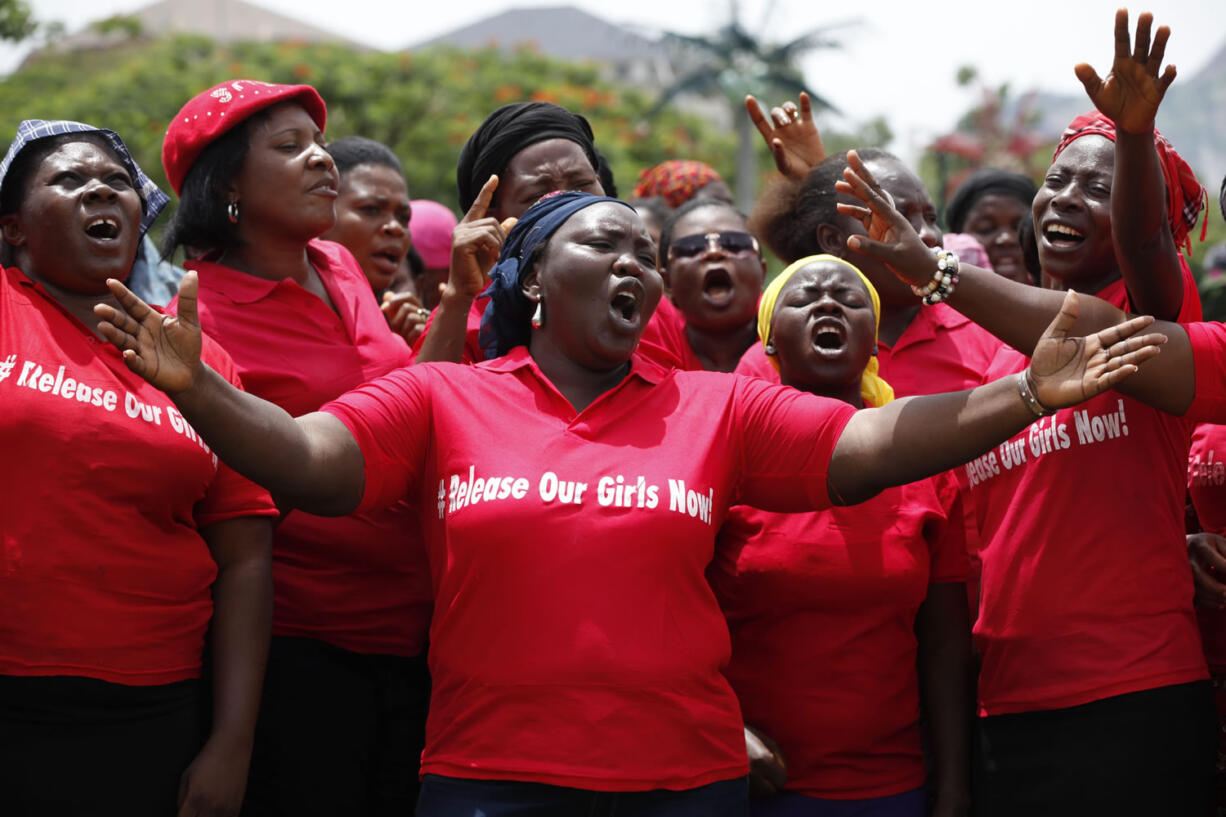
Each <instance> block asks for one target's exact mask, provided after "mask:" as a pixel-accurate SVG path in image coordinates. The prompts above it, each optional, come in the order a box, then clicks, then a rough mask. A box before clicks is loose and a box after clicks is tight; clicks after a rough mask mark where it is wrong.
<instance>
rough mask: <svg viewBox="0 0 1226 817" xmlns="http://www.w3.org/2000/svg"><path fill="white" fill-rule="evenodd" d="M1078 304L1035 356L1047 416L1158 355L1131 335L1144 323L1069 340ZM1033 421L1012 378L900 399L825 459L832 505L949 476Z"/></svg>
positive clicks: (1152, 342) (1068, 304)
mask: <svg viewBox="0 0 1226 817" xmlns="http://www.w3.org/2000/svg"><path fill="white" fill-rule="evenodd" d="M997 277H999V276H997ZM1057 297H1059V296H1057ZM1087 300H1089V299H1087ZM1078 302H1079V296H1078V295H1077V293H1075V292H1073V291H1072V290H1070V291H1069V292H1067V293H1065V295H1064V300H1063V304H1062V306H1061V309H1060V314H1059V315H1057V316H1056V319H1055V320H1054V321H1052V323H1051V325H1050V326H1049V327H1048V329H1047V331H1046V332H1045V333H1044V334H1043V336H1042V338H1040V340H1039V342H1038V344H1037V345H1036V346H1035V347H1034V354H1033V355H1032V357H1031V364H1030V367H1029V369H1027V372H1026V377H1027V378H1028V381H1029V382H1030V384H1031V392H1032V393H1033V394H1034V395H1035V396H1036V397H1037V398H1038V400H1039V402H1040V403H1041V404H1042V405H1044V406H1046V407H1047V408H1050V409H1056V408H1062V407H1065V406H1072V405H1076V404H1077V403H1080V402H1082V401H1084V400H1086V399H1088V398H1090V397H1092V396H1094V395H1095V394H1099V393H1101V392H1103V391H1105V390H1107V389H1109V388H1113V387H1114V386H1115V385H1116V384H1118V383H1120V382H1121V381H1123V380H1124V379H1125V378H1127V377H1128V376H1129V375H1130V374H1133V373H1134V372H1135V371H1136V366H1137V365H1138V364H1140V363H1142V362H1143V361H1145V360H1148V359H1150V358H1151V357H1153V356H1155V355H1157V353H1158V349H1157V344H1159V343H1161V342H1162V338H1161V337H1160V336H1156V335H1146V336H1140V335H1138V334H1137V333H1139V332H1140V331H1141V330H1142V329H1144V328H1145V327H1147V326H1148V325H1149V324H1150V323H1152V321H1153V319H1152V318H1149V317H1142V318H1134V319H1132V320H1131V321H1127V322H1125V323H1122V324H1119V325H1118V326H1114V327H1111V328H1108V329H1106V330H1104V331H1102V332H1100V333H1098V334H1095V335H1090V336H1087V337H1071V336H1070V335H1069V328H1070V327H1072V326H1073V325H1074V324H1075V323H1076V321H1077V313H1078ZM1034 420H1035V415H1034V413H1033V412H1032V411H1031V410H1030V409H1029V408H1027V406H1026V404H1025V403H1024V402H1023V401H1022V399H1021V397H1020V396H1019V393H1018V384H1017V378H1016V376H1008V377H1003V378H1001V379H1000V380H996V381H994V382H992V383H989V384H987V385H984V386H980V387H979V388H977V389H972V390H970V391H964V392H954V393H950V394H934V395H930V396H926V397H905V398H903V399H901V400H895V401H893V402H891V403H887V404H886V405H885V406H882V407H881V408H870V409H864V410H863V411H858V412H856V413H855V415H853V416H852V418H851V420H850V421H849V422H848V423H847V426H846V427H845V428H844V429H843V434H842V435H841V436H840V437H839V441H838V443H837V444H836V445H835V449H834V454H833V456H832V457H831V459H830V470H829V473H828V476H827V482H828V486H829V491H830V498H831V500H832V501H833V502H834V503H835V504H839V505H854V504H856V503H859V502H863V501H864V500H865V499H868V498H869V497H871V496H874V495H876V494H877V493H879V492H880V491H882V490H883V489H885V488H888V487H890V486H893V485H902V484H904V483H908V482H914V481H916V480H917V479H922V478H924V477H928V476H931V475H933V474H935V473H939V472H941V471H947V470H949V469H950V468H953V467H955V466H958V465H961V464H962V463H965V462H969V461H970V460H972V459H974V458H975V457H977V456H979V455H980V454H983V453H984V452H985V451H987V450H988V449H990V448H991V447H992V446H994V445H997V444H999V443H1001V442H1003V441H1004V440H1007V439H1009V438H1010V437H1012V436H1013V435H1014V434H1016V433H1017V432H1019V431H1021V430H1022V429H1023V428H1025V427H1026V426H1028V425H1030V423H1032V422H1034Z"/></svg>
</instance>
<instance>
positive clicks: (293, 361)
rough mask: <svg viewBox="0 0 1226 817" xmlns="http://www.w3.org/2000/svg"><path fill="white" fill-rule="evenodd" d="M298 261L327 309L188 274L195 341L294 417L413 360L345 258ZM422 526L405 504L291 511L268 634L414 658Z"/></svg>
mask: <svg viewBox="0 0 1226 817" xmlns="http://www.w3.org/2000/svg"><path fill="white" fill-rule="evenodd" d="M307 252H308V255H309V257H310V260H311V263H312V264H313V265H314V267H315V269H316V271H317V272H318V273H319V278H320V280H321V281H322V282H323V285H324V287H325V288H326V289H327V292H328V296H329V297H330V298H331V299H332V303H333V305H334V306H335V307H336V311H333V310H332V309H329V308H328V305H327V304H326V303H324V301H323V300H322V299H320V298H319V297H317V296H315V295H313V294H311V293H310V292H307V291H306V290H305V289H303V288H302V287H301V286H299V285H298V283H297V282H295V281H293V280H292V279H284V280H280V281H271V280H267V279H264V278H258V277H256V276H254V275H248V274H246V273H243V272H239V271H238V270H234V269H231V268H229V267H225V266H222V265H220V264H214V263H210V262H206V261H193V262H188V264H187V267H188V268H189V269H194V270H196V271H197V273H198V274H199V276H200V304H199V308H200V323H201V325H202V326H203V327H204V329H205V331H207V332H210V333H212V334H213V336H214V337H216V338H217V339H218V341H219V342H221V343H222V344H223V345H224V346H225V347H226V350H227V351H228V352H229V353H230V354H231V355H232V356H233V358H234V362H235V363H236V364H237V365H238V368H239V372H240V373H241V375H242V378H243V383H244V384H245V385H246V387H247V390H248V391H250V392H251V393H252V394H256V395H258V396H260V397H262V398H263V399H265V400H268V401H270V402H273V403H276V404H277V405H279V406H280V407H281V408H283V409H285V410H286V411H288V412H289V413H290V414H293V415H295V416H298V415H302V414H307V413H309V412H312V411H315V410H316V409H318V408H319V407H320V406H322V405H323V404H324V403H326V402H328V401H329V400H331V399H333V398H335V397H337V396H339V395H341V394H343V393H344V392H346V391H348V390H349V389H352V388H354V387H355V386H357V385H359V384H361V383H364V382H366V381H367V380H371V379H373V378H375V377H379V376H380V375H383V374H386V373H387V372H390V371H392V370H393V369H396V368H399V367H401V366H407V365H409V364H410V363H411V362H412V353H411V352H410V351H409V348H408V346H407V345H406V344H405V342H404V340H403V339H402V338H401V337H400V336H399V335H396V334H395V333H393V332H392V331H391V330H390V329H389V328H388V326H387V321H386V319H384V317H383V313H382V312H381V311H380V309H379V305H378V303H377V302H376V300H375V297H374V295H373V294H372V292H371V289H370V284H369V283H368V282H367V280H366V277H365V276H364V275H363V274H362V270H361V268H360V267H359V266H358V264H357V262H356V261H355V260H354V259H353V256H352V255H351V254H350V253H349V251H348V250H346V249H345V248H344V247H342V246H341V245H339V244H335V243H333V242H331V241H312V242H311V243H310V244H309V245H308V249H307ZM176 304H177V301H176V302H175V304H172V305H171V306H172V308H173V307H174V306H175V305H176ZM420 528H421V526H420V523H419V521H418V519H417V512H416V509H415V508H413V507H412V506H411V505H409V504H408V503H407V502H399V503H396V504H394V505H392V506H390V507H388V508H384V509H381V510H379V511H377V512H373V513H357V514H352V515H350V516H344V517H323V516H313V515H311V514H308V513H303V512H302V511H293V512H291V513H290V514H289V515H288V516H286V518H285V519H284V520H282V522H281V524H280V525H279V526H278V527H277V532H276V537H275V539H274V543H273V584H274V587H275V592H276V607H275V613H274V619H273V633H274V634H275V635H281V636H298V637H304V638H314V639H318V640H320V641H326V642H327V643H329V644H333V645H335V646H337V647H341V648H342V649H346V650H352V651H354V652H361V653H377V654H385V655H404V656H411V655H417V654H420V653H421V651H422V649H423V648H424V646H425V637H426V631H427V629H428V627H429V625H430V607H431V603H430V598H431V590H430V584H429V571H428V568H427V566H426V561H425V550H424V548H423V545H422V542H421V534H420Z"/></svg>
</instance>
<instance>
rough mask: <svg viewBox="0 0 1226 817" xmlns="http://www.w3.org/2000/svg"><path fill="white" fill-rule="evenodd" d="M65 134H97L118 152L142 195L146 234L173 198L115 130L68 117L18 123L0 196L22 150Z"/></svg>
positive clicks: (2, 166)
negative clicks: (139, 161) (156, 182)
mask: <svg viewBox="0 0 1226 817" xmlns="http://www.w3.org/2000/svg"><path fill="white" fill-rule="evenodd" d="M66 133H96V134H98V135H99V136H100V137H101V138H102V139H103V140H104V141H105V142H106V143H107V144H108V145H110V147H111V149H112V150H113V151H115V155H116V156H118V157H119V160H120V161H121V162H122V163H123V166H124V167H125V168H126V169H127V171H128V175H130V176H131V177H132V185H133V186H134V187H135V188H136V192H137V193H138V194H139V195H140V206H141V214H142V216H141V220H140V234H141V236H142V237H143V236H144V235H145V233H146V232H148V231H149V228H150V227H152V226H153V222H155V221H157V217H158V214H159V213H161V212H162V209H163V208H164V207H166V205H167V204H169V203H170V197H169V196H167V195H166V194H165V193H163V192H162V191H161V190H159V189H158V186H157V185H156V184H154V183H153V180H152V179H150V178H149V177H148V176H146V175H145V173H144V171H143V170H141V169H140V165H138V164H136V160H135V159H133V158H132V154H131V153H130V152H129V151H128V146H127V145H125V144H124V143H123V139H120V138H119V134H118V133H115V131H113V130H107V129H106V128H95V127H94V126H93V125H86V124H84V123H83V122H72V121H70V120H67V119H26V120H25V121H23V122H22V123H21V124H20V125H18V126H17V135H16V136H15V137H13V144H11V145H9V151H8V153H7V154H5V156H4V159H3V160H2V161H0V196H3V191H4V183H5V181H6V180H7V179H8V173H9V169H10V168H12V166H13V162H14V161H16V159H17V156H18V155H19V154H20V153H21V152H22V151H23V150H25V149H26V148H27V147H29V146H30V145H31V144H32V143H34V142H37V141H38V140H40V139H46V138H48V137H51V136H61V135H63V134H66Z"/></svg>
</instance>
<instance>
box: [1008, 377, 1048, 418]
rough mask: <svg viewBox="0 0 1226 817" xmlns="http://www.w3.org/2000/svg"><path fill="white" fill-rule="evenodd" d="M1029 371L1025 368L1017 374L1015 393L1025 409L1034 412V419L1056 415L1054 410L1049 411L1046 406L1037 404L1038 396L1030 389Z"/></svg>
mask: <svg viewBox="0 0 1226 817" xmlns="http://www.w3.org/2000/svg"><path fill="white" fill-rule="evenodd" d="M1028 374H1030V369H1029V368H1026V369H1024V370H1022V371H1020V372H1018V373H1017V393H1018V394H1020V395H1021V396H1022V402H1023V403H1025V404H1026V408H1028V409H1030V410H1031V411H1032V412H1034V416H1035V417H1048V416H1050V415H1052V414H1055V413H1056V410H1055V409H1049V408H1048V407H1047V406H1045V405H1043V404H1042V403H1040V402H1039V398H1038V395H1036V394H1035V393H1034V391H1033V390H1032V389H1031V388H1030V378H1029V377H1027V375H1028Z"/></svg>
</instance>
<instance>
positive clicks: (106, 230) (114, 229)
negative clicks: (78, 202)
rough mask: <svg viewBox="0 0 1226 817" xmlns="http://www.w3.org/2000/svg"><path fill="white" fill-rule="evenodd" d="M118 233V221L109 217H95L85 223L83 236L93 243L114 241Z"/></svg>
mask: <svg viewBox="0 0 1226 817" xmlns="http://www.w3.org/2000/svg"><path fill="white" fill-rule="evenodd" d="M120 232H121V231H120V228H119V221H118V220H117V219H114V218H111V217H110V216H95V217H93V218H91V219H89V220H87V221H86V222H85V234H86V235H87V236H89V237H90V238H92V239H94V240H95V241H115V240H116V239H118V238H119V234H120Z"/></svg>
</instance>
